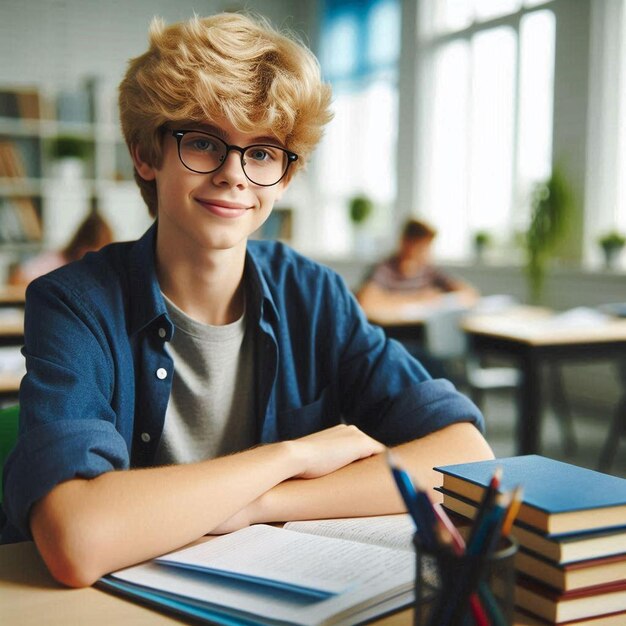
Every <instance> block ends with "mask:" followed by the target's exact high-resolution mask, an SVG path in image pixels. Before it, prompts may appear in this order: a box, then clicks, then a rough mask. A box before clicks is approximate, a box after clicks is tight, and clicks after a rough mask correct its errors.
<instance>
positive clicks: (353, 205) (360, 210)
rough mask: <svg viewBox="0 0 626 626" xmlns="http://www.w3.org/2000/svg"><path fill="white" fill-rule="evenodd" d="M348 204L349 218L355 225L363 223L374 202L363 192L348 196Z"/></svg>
mask: <svg viewBox="0 0 626 626" xmlns="http://www.w3.org/2000/svg"><path fill="white" fill-rule="evenodd" d="M348 206H349V209H350V220H351V221H352V223H353V224H354V225H355V226H357V227H360V226H361V225H363V223H364V222H365V221H366V220H367V218H368V217H369V216H370V215H371V214H372V211H373V210H374V203H373V202H372V201H371V199H370V198H369V197H368V196H366V195H363V194H359V195H356V196H353V197H352V198H350V202H349V205H348Z"/></svg>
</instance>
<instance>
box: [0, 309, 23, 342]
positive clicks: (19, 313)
mask: <svg viewBox="0 0 626 626" xmlns="http://www.w3.org/2000/svg"><path fill="white" fill-rule="evenodd" d="M23 343H24V310H23V309H19V308H0V346H21V345H22V344H23Z"/></svg>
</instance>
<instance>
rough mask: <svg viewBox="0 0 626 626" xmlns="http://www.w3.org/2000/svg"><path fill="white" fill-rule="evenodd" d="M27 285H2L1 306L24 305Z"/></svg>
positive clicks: (0, 292)
mask: <svg viewBox="0 0 626 626" xmlns="http://www.w3.org/2000/svg"><path fill="white" fill-rule="evenodd" d="M25 299H26V287H18V286H14V285H5V286H4V287H0V307H5V306H22V307H23V306H24V301H25Z"/></svg>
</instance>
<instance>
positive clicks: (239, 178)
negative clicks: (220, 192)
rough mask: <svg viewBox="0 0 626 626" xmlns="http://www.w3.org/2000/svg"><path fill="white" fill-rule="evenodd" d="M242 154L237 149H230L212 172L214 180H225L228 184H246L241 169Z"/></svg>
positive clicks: (246, 180) (246, 181)
mask: <svg viewBox="0 0 626 626" xmlns="http://www.w3.org/2000/svg"><path fill="white" fill-rule="evenodd" d="M242 159H243V156H242V154H241V153H240V152H237V150H230V151H229V152H228V154H227V155H226V156H225V157H224V160H223V161H222V165H221V166H220V168H219V169H218V170H217V171H216V172H215V173H214V176H215V178H216V182H219V183H221V182H227V183H228V184H230V185H242V184H243V185H246V184H247V183H248V179H247V178H246V175H245V173H244V171H243V162H242Z"/></svg>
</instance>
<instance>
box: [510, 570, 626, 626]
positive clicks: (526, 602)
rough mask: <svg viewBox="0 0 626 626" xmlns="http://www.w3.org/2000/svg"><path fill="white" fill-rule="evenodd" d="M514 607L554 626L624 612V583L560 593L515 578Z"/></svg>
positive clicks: (625, 585) (526, 579)
mask: <svg viewBox="0 0 626 626" xmlns="http://www.w3.org/2000/svg"><path fill="white" fill-rule="evenodd" d="M515 604H516V605H517V606H519V607H520V608H522V609H524V610H526V611H528V612H530V613H532V614H533V615H538V616H539V617H542V618H543V619H545V620H548V621H550V622H553V623H555V624H566V623H568V622H571V621H574V620H582V619H585V618H590V617H594V616H600V615H609V614H611V613H619V612H625V611H626V580H622V581H617V582H613V583H607V584H605V585H596V586H594V587H585V588H584V589H574V590H572V591H565V592H560V591H557V590H556V589H552V588H551V587H547V586H546V585H542V584H541V583H538V582H537V581H535V580H532V579H530V578H526V577H525V576H518V577H517V584H516V586H515Z"/></svg>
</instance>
